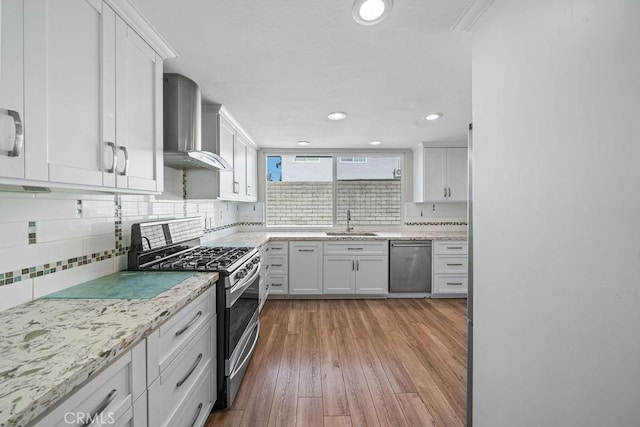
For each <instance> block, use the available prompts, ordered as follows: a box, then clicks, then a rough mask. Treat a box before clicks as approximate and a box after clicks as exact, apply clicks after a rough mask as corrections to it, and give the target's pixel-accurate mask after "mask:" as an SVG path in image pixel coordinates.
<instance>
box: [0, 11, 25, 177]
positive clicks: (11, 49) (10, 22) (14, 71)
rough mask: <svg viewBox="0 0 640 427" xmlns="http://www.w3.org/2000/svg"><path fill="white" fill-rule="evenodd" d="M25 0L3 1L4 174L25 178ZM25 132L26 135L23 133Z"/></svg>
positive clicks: (0, 168)
mask: <svg viewBox="0 0 640 427" xmlns="http://www.w3.org/2000/svg"><path fill="white" fill-rule="evenodd" d="M22 34H23V1H22V0H2V1H0V177H2V178H24V173H25V172H24V171H25V154H24V133H23V132H24V128H23V127H22V125H23V120H24V101H23V94H24V76H23V72H24V68H23V52H24V49H23V38H22ZM21 135H22V136H21Z"/></svg>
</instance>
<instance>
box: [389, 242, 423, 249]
mask: <svg viewBox="0 0 640 427" xmlns="http://www.w3.org/2000/svg"><path fill="white" fill-rule="evenodd" d="M391 247H393V248H430V247H431V242H429V243H392V244H391Z"/></svg>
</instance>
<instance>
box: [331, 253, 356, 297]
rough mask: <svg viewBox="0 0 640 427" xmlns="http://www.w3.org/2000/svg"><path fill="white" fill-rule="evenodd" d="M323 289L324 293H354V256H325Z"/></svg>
mask: <svg viewBox="0 0 640 427" xmlns="http://www.w3.org/2000/svg"><path fill="white" fill-rule="evenodd" d="M323 289H324V293H325V294H355V293H356V260H355V257H353V256H347V255H327V256H325V257H324V285H323Z"/></svg>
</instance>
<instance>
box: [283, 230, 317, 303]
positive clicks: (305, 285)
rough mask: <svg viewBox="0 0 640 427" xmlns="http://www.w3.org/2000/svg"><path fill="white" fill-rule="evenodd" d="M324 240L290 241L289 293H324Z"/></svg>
mask: <svg viewBox="0 0 640 427" xmlns="http://www.w3.org/2000/svg"><path fill="white" fill-rule="evenodd" d="M322 283H323V282H322V242H308V241H301V242H290V243H289V293H290V294H292V295H321V294H322Z"/></svg>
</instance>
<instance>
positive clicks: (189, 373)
mask: <svg viewBox="0 0 640 427" xmlns="http://www.w3.org/2000/svg"><path fill="white" fill-rule="evenodd" d="M201 360H202V353H200V354H199V355H198V358H197V359H196V363H194V364H193V366H192V367H191V369H189V372H187V375H186V376H185V377H184V378H183V379H181V380H180V381H178V382H177V383H176V387H180V386H181V385H182V384H184V383H185V382H186V381H187V380H188V379H189V377H190V376H191V374H193V371H195V370H196V368H197V367H198V365H199V364H200V361H201Z"/></svg>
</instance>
